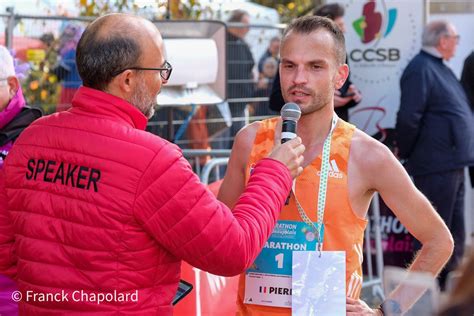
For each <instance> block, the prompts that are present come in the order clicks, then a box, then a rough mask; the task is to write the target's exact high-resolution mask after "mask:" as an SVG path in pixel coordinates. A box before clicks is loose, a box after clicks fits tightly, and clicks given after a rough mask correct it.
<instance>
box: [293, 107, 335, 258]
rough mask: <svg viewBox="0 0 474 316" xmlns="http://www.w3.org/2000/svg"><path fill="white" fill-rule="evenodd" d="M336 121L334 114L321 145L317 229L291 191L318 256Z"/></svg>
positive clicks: (320, 246)
mask: <svg viewBox="0 0 474 316" xmlns="http://www.w3.org/2000/svg"><path fill="white" fill-rule="evenodd" d="M337 121H338V117H337V114H336V113H334V115H333V117H332V124H331V130H330V131H329V134H328V136H327V137H326V140H325V141H324V145H323V152H322V158H321V171H320V176H319V191H318V227H316V225H314V223H313V222H312V221H311V220H310V219H309V217H308V215H307V214H306V212H305V211H304V209H303V207H301V204H300V203H299V202H298V199H297V198H296V194H295V193H294V192H293V190H292V191H291V192H292V193H293V196H294V197H295V202H296V208H297V209H298V213H299V214H300V217H301V219H302V220H303V221H304V222H305V223H306V224H308V225H309V226H310V227H312V228H313V230H314V233H315V234H316V238H317V241H318V251H319V253H320V254H321V250H322V240H321V239H322V236H321V227H322V225H323V218H324V209H325V207H326V192H327V185H328V173H329V156H330V153H331V139H332V133H333V131H334V129H335V127H336V125H337ZM295 187H296V185H295Z"/></svg>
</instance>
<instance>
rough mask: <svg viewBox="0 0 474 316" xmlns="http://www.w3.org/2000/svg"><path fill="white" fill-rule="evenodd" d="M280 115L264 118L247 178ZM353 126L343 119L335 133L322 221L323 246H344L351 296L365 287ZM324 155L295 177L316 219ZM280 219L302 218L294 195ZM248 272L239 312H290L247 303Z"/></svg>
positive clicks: (268, 148) (268, 143)
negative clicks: (353, 201) (352, 164)
mask: <svg viewBox="0 0 474 316" xmlns="http://www.w3.org/2000/svg"><path fill="white" fill-rule="evenodd" d="M278 120H279V118H273V119H269V120H265V121H262V122H261V125H260V128H259V129H258V131H257V135H256V137H255V142H254V146H253V148H252V151H251V154H250V157H249V161H248V164H247V172H246V175H247V178H246V181H247V180H248V176H249V175H250V172H251V167H252V166H253V165H255V164H256V163H257V162H258V161H259V160H260V159H262V158H264V157H266V156H267V155H268V153H270V151H271V149H272V148H273V142H274V137H275V126H276V124H277V122H278ZM353 133H354V126H353V125H350V124H348V123H346V122H344V121H342V120H339V121H338V124H337V125H336V128H335V130H334V133H333V136H332V143H331V154H330V159H329V161H330V168H329V170H330V171H329V178H328V189H327V198H326V200H327V204H326V211H325V213H324V219H323V223H324V226H325V229H324V240H323V250H342V251H345V252H346V293H347V296H350V297H352V298H359V295H360V291H361V289H362V266H361V263H362V258H363V257H362V244H363V237H364V230H365V227H366V221H365V220H363V219H361V218H359V217H358V216H357V215H356V214H354V212H353V211H352V209H351V206H350V204H349V196H348V187H347V163H348V161H349V148H350V144H351V139H352V135H353ZM320 167H321V156H320V155H319V156H318V157H317V158H316V159H315V160H314V161H313V162H312V163H311V164H310V165H308V166H307V167H306V168H305V169H304V171H303V173H302V174H301V175H300V176H299V177H298V178H297V180H296V190H295V191H296V192H295V194H296V197H297V199H298V201H299V203H300V204H301V206H302V207H303V209H304V210H305V211H306V214H307V215H308V216H309V218H310V219H311V220H312V221H313V222H316V221H317V210H316V206H317V198H318V189H319V171H320ZM278 220H279V221H297V222H301V221H302V219H301V217H300V216H299V213H298V211H297V208H296V205H295V199H294V196H293V195H292V196H291V198H290V200H289V204H288V205H286V206H285V207H284V208H283V210H282V212H281V214H280V217H279V219H278ZM244 297H245V273H244V274H242V275H241V276H240V280H239V293H238V298H237V305H238V313H239V314H242V315H290V314H291V309H290V308H281V307H269V306H262V305H254V304H246V303H244Z"/></svg>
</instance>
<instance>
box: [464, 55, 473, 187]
mask: <svg viewBox="0 0 474 316" xmlns="http://www.w3.org/2000/svg"><path fill="white" fill-rule="evenodd" d="M461 84H462V86H463V87H464V91H465V92H466V95H467V98H468V99H469V105H470V106H471V111H474V52H471V53H470V54H469V56H467V58H466V59H465V60H464V66H463V68H462V74H461ZM469 176H470V178H471V187H472V188H474V167H472V166H471V167H469Z"/></svg>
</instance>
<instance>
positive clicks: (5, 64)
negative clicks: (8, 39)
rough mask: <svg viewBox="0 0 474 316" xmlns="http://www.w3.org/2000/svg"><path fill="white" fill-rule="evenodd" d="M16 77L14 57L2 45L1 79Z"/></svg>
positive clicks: (0, 51)
mask: <svg viewBox="0 0 474 316" xmlns="http://www.w3.org/2000/svg"><path fill="white" fill-rule="evenodd" d="M11 76H15V65H14V63H13V57H12V55H11V54H10V52H9V51H8V49H7V48H6V47H5V46H1V45H0V78H1V79H4V78H7V77H11Z"/></svg>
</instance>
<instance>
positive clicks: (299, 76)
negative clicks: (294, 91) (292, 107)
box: [293, 67, 308, 84]
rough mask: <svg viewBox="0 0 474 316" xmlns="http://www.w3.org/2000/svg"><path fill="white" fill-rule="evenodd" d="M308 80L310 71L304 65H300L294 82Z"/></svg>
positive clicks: (300, 82) (298, 82)
mask: <svg viewBox="0 0 474 316" xmlns="http://www.w3.org/2000/svg"><path fill="white" fill-rule="evenodd" d="M307 81H308V73H307V72H306V70H305V69H304V67H298V68H297V69H296V71H295V74H294V77H293V83H294V84H303V83H306V82H307Z"/></svg>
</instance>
